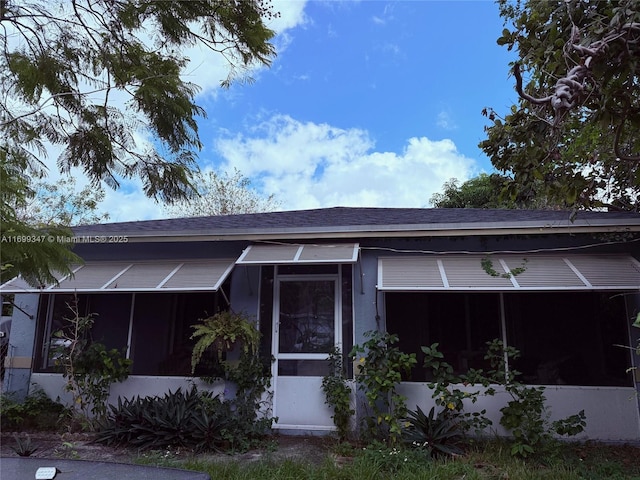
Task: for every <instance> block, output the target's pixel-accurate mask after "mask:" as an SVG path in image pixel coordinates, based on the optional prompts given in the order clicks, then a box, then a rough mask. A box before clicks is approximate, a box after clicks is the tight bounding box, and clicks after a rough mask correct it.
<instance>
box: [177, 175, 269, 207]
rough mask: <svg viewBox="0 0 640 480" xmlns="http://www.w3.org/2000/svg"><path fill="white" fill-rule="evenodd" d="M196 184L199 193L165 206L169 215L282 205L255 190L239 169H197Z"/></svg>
mask: <svg viewBox="0 0 640 480" xmlns="http://www.w3.org/2000/svg"><path fill="white" fill-rule="evenodd" d="M193 184H194V186H195V190H196V191H197V192H198V193H196V194H194V195H192V196H191V197H190V198H187V199H185V200H180V201H178V202H176V203H174V204H173V205H170V206H168V207H166V208H165V211H166V213H167V214H168V215H169V216H170V217H201V216H208V215H236V214H240V213H259V212H270V211H273V210H275V209H277V208H278V207H279V206H280V202H278V201H277V200H276V199H275V196H274V195H269V196H266V197H265V196H263V195H261V194H260V193H259V192H257V191H256V190H254V189H253V188H252V187H251V180H249V179H248V178H247V177H245V176H244V175H242V173H241V172H240V171H239V170H235V171H234V173H233V175H230V174H228V173H221V174H220V173H216V172H214V171H209V172H198V173H197V174H195V176H194V182H193Z"/></svg>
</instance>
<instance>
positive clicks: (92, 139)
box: [0, 0, 279, 286]
mask: <svg viewBox="0 0 640 480" xmlns="http://www.w3.org/2000/svg"><path fill="white" fill-rule="evenodd" d="M277 16H279V14H278V13H276V12H273V10H272V8H271V6H270V4H269V3H268V0H246V1H241V2H235V1H222V2H219V1H216V2H211V1H208V0H190V1H184V2H183V1H181V2H159V1H156V0H140V1H133V0H125V1H118V2H113V1H110V0H97V1H94V0H78V1H74V2H51V1H49V0H33V1H29V2H21V1H11V0H2V1H0V25H1V26H2V30H3V32H4V34H3V35H0V47H1V48H0V50H1V52H2V53H1V54H0V89H1V90H2V92H3V93H4V95H3V96H2V98H1V99H0V138H2V140H3V141H2V145H1V146H0V197H1V199H2V201H1V204H0V223H1V224H2V234H3V236H5V237H6V238H9V237H18V238H45V239H47V238H48V237H49V236H52V237H53V238H56V237H57V236H66V237H69V236H72V235H71V232H69V231H68V230H62V229H53V228H52V227H51V226H50V225H48V226H47V228H45V229H39V228H36V226H35V225H33V224H30V223H29V222H27V221H24V220H21V219H20V217H19V215H17V214H16V209H18V208H19V207H20V205H24V204H25V202H26V201H27V200H28V199H29V198H30V194H32V193H33V191H34V186H33V185H31V182H32V179H41V178H42V177H43V176H45V175H46V171H47V167H46V166H45V164H44V163H43V161H42V160H41V159H42V158H44V157H45V156H46V155H47V152H48V151H51V150H58V151H61V153H60V155H59V156H58V158H57V159H56V160H57V165H58V170H59V171H60V173H62V174H71V173H74V174H75V172H76V171H77V170H80V171H81V172H83V173H84V174H85V175H86V177H87V178H88V179H89V181H90V183H91V184H92V187H90V188H95V189H97V188H98V187H99V186H100V184H101V183H102V182H104V183H106V184H107V185H109V186H110V187H112V188H118V187H119V186H120V183H121V182H122V181H123V180H129V179H136V178H137V179H139V180H140V182H141V184H142V187H143V189H144V192H145V194H146V195H148V196H149V197H152V198H155V199H157V200H162V201H167V202H171V201H174V200H178V199H181V198H186V197H187V196H189V195H191V194H192V193H193V185H192V184H191V174H192V170H193V169H194V167H195V166H196V159H197V153H196V152H197V151H198V150H199V149H200V148H201V147H202V144H201V141H200V138H199V134H198V128H197V122H196V119H197V117H198V116H204V115H205V110H204V109H203V108H202V107H201V106H199V105H197V104H196V103H195V97H196V95H197V93H198V90H199V88H198V86H196V85H194V84H192V83H189V82H187V81H185V80H184V79H183V77H182V75H181V74H182V73H183V69H184V68H185V67H186V66H187V63H188V59H187V58H186V57H185V55H184V53H182V52H184V51H185V49H186V48H189V47H203V49H204V50H208V51H210V52H211V53H212V54H213V55H217V56H219V57H220V58H222V59H223V60H224V61H226V63H227V65H228V67H229V75H228V77H227V78H226V79H225V80H223V82H222V83H223V85H224V86H228V85H230V83H231V82H232V81H234V80H235V79H238V78H240V79H242V78H243V77H245V74H246V72H248V71H249V69H250V68H252V67H254V66H255V65H260V64H262V65H270V62H271V61H272V59H273V57H274V55H275V48H274V47H273V45H272V44H271V43H270V41H271V39H272V38H273V36H274V32H273V31H272V30H270V29H269V28H268V27H267V26H266V21H267V20H269V19H272V18H274V17H277ZM141 38H148V41H146V42H142V41H141V40H140V39H141ZM136 133H140V134H141V135H139V136H137V135H136ZM138 137H143V138H147V137H149V138H153V142H146V143H144V144H141V143H140V142H137V141H136V138H138ZM94 191H96V190H94ZM56 223H57V222H56ZM64 223H66V222H64ZM0 254H1V257H0V281H3V282H4V281H6V280H7V279H10V278H13V277H15V276H17V275H18V274H21V275H22V276H23V277H24V278H25V279H26V280H27V281H28V282H29V283H31V284H32V285H34V286H40V285H43V284H47V283H54V282H55V280H56V278H55V273H56V272H57V273H61V274H68V273H70V270H69V268H68V265H69V264H71V263H73V262H76V263H79V261H80V260H79V258H78V257H77V256H75V255H73V254H72V253H71V252H70V245H69V244H64V243H60V242H57V241H50V240H46V241H38V242H30V243H24V242H17V241H7V242H4V243H3V244H2V248H1V249H0Z"/></svg>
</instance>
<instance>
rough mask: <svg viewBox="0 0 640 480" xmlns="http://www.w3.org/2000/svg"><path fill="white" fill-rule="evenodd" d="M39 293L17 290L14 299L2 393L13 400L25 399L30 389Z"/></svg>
mask: <svg viewBox="0 0 640 480" xmlns="http://www.w3.org/2000/svg"><path fill="white" fill-rule="evenodd" d="M39 297H40V295H39V294H37V293H25V294H16V296H15V300H14V303H15V306H14V308H13V314H12V317H11V333H10V335H9V350H8V352H7V357H6V359H5V374H4V381H3V382H2V393H7V394H9V393H10V394H12V395H13V396H14V398H15V399H16V400H24V398H25V397H26V396H27V394H28V393H29V385H30V383H31V382H30V380H31V371H32V368H33V361H34V359H33V357H34V355H33V354H34V344H35V336H36V318H37V315H38V299H39ZM16 307H18V308H16Z"/></svg>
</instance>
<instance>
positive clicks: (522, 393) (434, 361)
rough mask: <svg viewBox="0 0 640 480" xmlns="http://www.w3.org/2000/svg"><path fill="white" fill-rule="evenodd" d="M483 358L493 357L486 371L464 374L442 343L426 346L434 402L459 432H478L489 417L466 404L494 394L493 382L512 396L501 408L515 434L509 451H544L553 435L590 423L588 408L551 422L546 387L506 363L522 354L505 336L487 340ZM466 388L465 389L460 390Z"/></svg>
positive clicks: (523, 454) (503, 418)
mask: <svg viewBox="0 0 640 480" xmlns="http://www.w3.org/2000/svg"><path fill="white" fill-rule="evenodd" d="M487 347H488V349H487V354H486V355H485V360H488V361H489V364H490V366H491V369H490V370H488V371H486V372H485V371H482V370H473V369H471V370H470V371H469V372H467V374H466V375H459V376H458V375H455V374H454V373H453V367H451V365H450V364H448V363H447V362H446V361H445V360H444V355H443V354H442V353H441V352H440V351H439V350H438V344H437V343H434V344H432V345H431V346H430V347H422V351H423V353H424V354H425V357H424V366H425V368H428V369H430V370H431V371H432V373H433V377H434V380H433V382H431V383H429V387H430V388H432V389H433V398H434V399H435V401H436V405H437V406H440V407H441V408H442V411H441V412H440V413H439V414H438V418H439V417H442V419H443V420H451V421H452V422H453V423H454V424H455V425H456V426H457V428H459V431H460V432H461V433H466V432H467V431H469V430H475V431H476V432H477V433H480V432H481V431H482V430H484V429H485V428H486V427H487V426H489V425H491V421H490V420H489V419H488V418H487V417H486V416H485V415H486V410H482V411H480V412H473V413H471V412H465V411H464V409H465V403H464V402H470V403H472V404H473V403H475V402H476V401H477V400H478V397H479V396H480V395H494V394H495V388H494V387H493V386H492V385H503V388H504V390H505V391H506V392H507V393H508V394H509V396H510V397H511V400H510V401H509V402H508V403H507V405H505V406H504V407H502V408H501V409H500V412H501V414H502V416H501V418H500V425H502V426H503V427H505V428H506V429H507V430H509V431H510V432H511V434H512V435H513V442H512V445H511V454H512V455H514V456H519V457H527V456H530V455H532V454H534V453H540V452H543V451H545V450H546V449H547V448H548V446H549V445H551V444H552V443H553V438H554V434H555V435H560V436H564V435H566V436H573V435H577V434H578V433H580V432H582V431H583V430H584V427H585V426H586V422H585V414H584V410H582V411H580V412H579V413H577V414H575V415H571V416H569V417H567V418H564V419H560V420H556V421H554V422H550V421H549V419H548V416H549V415H548V409H547V406H546V398H545V396H544V390H545V387H529V386H526V385H523V384H522V383H520V382H519V381H518V377H519V375H520V372H518V371H517V370H514V369H513V368H511V367H510V368H506V362H507V361H512V360H515V359H517V358H518V357H519V356H520V352H519V351H518V350H517V349H516V348H514V347H508V346H507V347H505V346H504V344H503V342H502V341H501V340H497V339H496V340H492V341H490V342H487ZM475 385H481V386H482V387H483V389H482V390H480V389H478V390H471V391H469V388H468V387H469V386H471V387H473V386H475ZM462 386H464V387H465V388H464V389H463V388H461V387H462Z"/></svg>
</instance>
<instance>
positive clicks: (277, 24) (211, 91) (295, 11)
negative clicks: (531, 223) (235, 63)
mask: <svg viewBox="0 0 640 480" xmlns="http://www.w3.org/2000/svg"><path fill="white" fill-rule="evenodd" d="M272 5H273V11H274V12H279V13H280V16H278V17H277V18H273V19H271V20H268V21H267V22H266V23H267V26H268V27H269V28H270V29H272V30H273V31H274V32H276V36H275V37H274V38H273V39H272V42H273V44H274V46H275V49H276V54H277V55H280V54H282V53H283V52H284V51H285V50H286V49H287V47H288V46H289V45H290V44H291V42H292V41H293V39H292V37H291V35H290V33H289V31H290V30H292V29H294V28H296V27H299V26H302V25H305V24H306V23H307V22H308V21H309V20H308V18H307V16H306V15H305V13H304V9H305V5H306V1H303V0H296V1H290V0H275V1H273V2H272ZM184 55H185V56H186V57H187V58H189V63H188V65H187V66H186V68H185V69H184V75H183V76H184V78H185V79H187V80H189V81H191V82H192V83H196V84H197V85H198V86H199V87H200V88H201V89H202V90H201V95H213V96H214V97H215V95H216V94H217V92H218V90H219V88H220V82H221V81H222V80H224V79H226V78H227V75H228V73H229V63H228V62H227V60H226V59H225V57H224V56H223V55H221V54H220V53H218V52H212V51H211V50H208V49H205V48H203V47H201V46H194V47H191V48H188V49H185V51H184ZM265 68H266V67H264V66H263V65H261V64H256V65H252V66H251V67H250V68H249V69H248V70H247V72H246V73H247V75H249V76H250V77H253V78H254V79H255V78H256V77H257V76H258V75H259V74H260V72H261V71H263V70H264V69H265Z"/></svg>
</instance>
